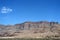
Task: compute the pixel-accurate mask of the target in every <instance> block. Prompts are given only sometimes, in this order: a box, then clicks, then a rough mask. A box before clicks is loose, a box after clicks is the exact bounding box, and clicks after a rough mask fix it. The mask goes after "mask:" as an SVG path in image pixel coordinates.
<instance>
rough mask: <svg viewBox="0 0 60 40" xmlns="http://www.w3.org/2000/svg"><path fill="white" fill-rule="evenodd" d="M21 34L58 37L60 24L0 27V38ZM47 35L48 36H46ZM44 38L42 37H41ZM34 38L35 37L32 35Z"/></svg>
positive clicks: (46, 22) (45, 23)
mask: <svg viewBox="0 0 60 40" xmlns="http://www.w3.org/2000/svg"><path fill="white" fill-rule="evenodd" d="M21 33H22V34H23V33H26V34H32V35H34V33H36V35H37V36H38V34H37V33H42V34H43V33H46V35H45V36H51V35H58V36H60V35H59V34H60V24H59V23H58V22H48V21H40V22H28V21H27V22H24V23H21V24H15V25H0V37H7V36H17V35H18V34H19V35H21ZM48 34H49V35H48ZM39 35H40V34H39ZM43 36H44V35H43ZM34 37H35V35H34Z"/></svg>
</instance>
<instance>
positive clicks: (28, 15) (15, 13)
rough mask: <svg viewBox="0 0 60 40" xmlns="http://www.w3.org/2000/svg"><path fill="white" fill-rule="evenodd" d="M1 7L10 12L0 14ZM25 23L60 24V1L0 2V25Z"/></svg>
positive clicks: (16, 0) (23, 0)
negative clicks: (43, 22)
mask: <svg viewBox="0 0 60 40" xmlns="http://www.w3.org/2000/svg"><path fill="white" fill-rule="evenodd" d="M3 7H6V8H10V9H12V11H11V12H9V11H8V13H2V12H1V9H2V8H3ZM25 21H55V22H60V0H0V24H16V23H22V22H25Z"/></svg>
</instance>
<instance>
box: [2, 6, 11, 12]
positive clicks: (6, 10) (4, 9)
mask: <svg viewBox="0 0 60 40" xmlns="http://www.w3.org/2000/svg"><path fill="white" fill-rule="evenodd" d="M10 12H12V9H10V8H6V7H3V8H2V9H1V13H10Z"/></svg>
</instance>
